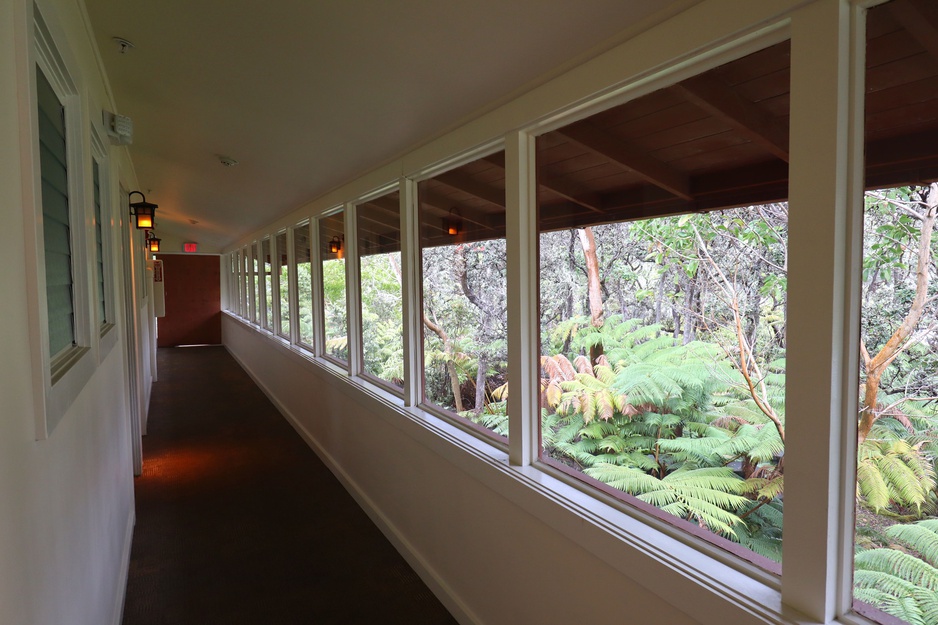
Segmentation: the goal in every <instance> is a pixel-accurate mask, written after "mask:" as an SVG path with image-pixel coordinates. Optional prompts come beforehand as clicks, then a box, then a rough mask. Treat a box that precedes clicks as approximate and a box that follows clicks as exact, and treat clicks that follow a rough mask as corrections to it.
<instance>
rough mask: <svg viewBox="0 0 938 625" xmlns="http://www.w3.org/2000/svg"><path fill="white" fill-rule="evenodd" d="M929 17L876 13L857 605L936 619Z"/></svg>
mask: <svg viewBox="0 0 938 625" xmlns="http://www.w3.org/2000/svg"><path fill="white" fill-rule="evenodd" d="M928 23H930V24H932V25H938V6H936V5H935V4H934V3H929V2H916V1H910V0H895V2H891V3H889V4H887V5H881V6H878V7H876V8H874V9H871V10H870V11H869V13H868V23H867V37H866V40H867V67H866V91H865V93H866V101H865V107H866V120H865V135H866V150H865V153H866V187H867V189H868V191H867V193H866V198H865V202H864V204H865V206H864V215H863V264H862V292H861V297H862V301H861V308H860V354H861V358H860V363H859V376H860V377H859V387H860V392H859V398H858V401H859V419H858V427H857V430H858V437H857V490H856V492H857V508H856V512H857V526H856V540H855V556H854V569H855V570H854V599H855V603H854V605H855V607H856V609H857V611H859V612H861V613H863V614H865V615H867V616H869V617H871V618H874V619H876V620H879V621H882V622H894V620H893V619H890V618H889V617H887V616H885V615H886V614H888V615H891V616H892V617H895V618H898V619H902V620H904V621H907V622H909V623H922V624H925V625H935V624H938V593H936V589H938V498H936V486H938V484H936V479H935V459H936V458H938V306H936V304H935V299H936V297H938V278H936V275H935V274H936V266H935V254H936V252H938V237H936V236H935V232H934V227H935V221H936V217H938V214H936V213H938V183H936V181H938V167H936V162H935V157H934V156H933V155H934V154H935V150H934V146H935V138H936V137H938V91H936V90H935V87H934V86H935V85H936V84H938V58H936V57H935V56H934V55H933V54H931V52H933V51H934V41H933V40H932V37H933V36H932V35H928V36H927V37H925V36H923V30H922V25H923V24H928ZM926 28H927V27H926Z"/></svg>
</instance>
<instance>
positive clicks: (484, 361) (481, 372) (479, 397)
mask: <svg viewBox="0 0 938 625" xmlns="http://www.w3.org/2000/svg"><path fill="white" fill-rule="evenodd" d="M488 366H489V363H488V358H486V357H485V354H479V363H478V369H477V371H476V401H475V408H474V410H475V411H476V413H477V414H478V413H481V412H482V409H483V408H485V372H486V369H488Z"/></svg>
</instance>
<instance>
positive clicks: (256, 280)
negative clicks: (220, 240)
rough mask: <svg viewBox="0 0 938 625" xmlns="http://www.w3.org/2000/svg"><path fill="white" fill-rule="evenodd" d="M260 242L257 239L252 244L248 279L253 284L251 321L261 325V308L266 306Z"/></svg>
mask: <svg viewBox="0 0 938 625" xmlns="http://www.w3.org/2000/svg"><path fill="white" fill-rule="evenodd" d="M259 247H260V243H258V242H257V241H255V242H254V243H252V244H251V260H250V264H251V267H250V270H249V271H248V280H249V281H250V284H251V321H253V322H254V323H256V324H257V325H260V323H261V312H260V311H261V310H262V309H263V308H264V304H263V302H262V300H261V296H260V295H261V286H260V285H261V283H262V282H263V279H264V278H263V276H262V275H261V268H260V261H258V258H259V257H260V249H259Z"/></svg>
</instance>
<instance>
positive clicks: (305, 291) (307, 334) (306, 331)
mask: <svg viewBox="0 0 938 625" xmlns="http://www.w3.org/2000/svg"><path fill="white" fill-rule="evenodd" d="M310 251H311V250H310V247H309V224H303V225H300V226H297V227H296V228H295V229H294V230H293V257H294V259H295V261H296V290H297V301H298V303H299V310H298V311H297V316H298V319H297V322H298V323H299V324H300V343H303V344H305V345H308V346H312V344H313V279H312V268H313V265H312V259H311V256H310Z"/></svg>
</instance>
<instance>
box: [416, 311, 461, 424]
mask: <svg viewBox="0 0 938 625" xmlns="http://www.w3.org/2000/svg"><path fill="white" fill-rule="evenodd" d="M423 325H425V326H427V328H429V329H430V330H431V331H433V333H434V334H436V335H437V336H438V337H440V340H441V341H443V353H444V354H445V355H446V372H447V373H448V374H449V385H450V388H451V389H452V391H453V404H454V406H455V409H456V412H463V411H464V410H465V408H464V407H463V404H462V391H461V390H460V388H459V373H458V372H457V371H456V363H455V362H453V344H452V343H451V342H450V340H449V336H448V335H447V334H446V332H444V331H443V328H441V327H440V326H439V325H437V324H435V323H433V322H432V321H430V318H429V317H427V314H426V313H424V314H423Z"/></svg>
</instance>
